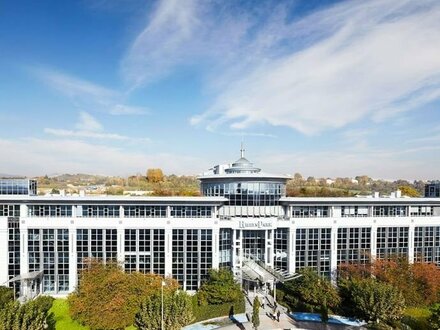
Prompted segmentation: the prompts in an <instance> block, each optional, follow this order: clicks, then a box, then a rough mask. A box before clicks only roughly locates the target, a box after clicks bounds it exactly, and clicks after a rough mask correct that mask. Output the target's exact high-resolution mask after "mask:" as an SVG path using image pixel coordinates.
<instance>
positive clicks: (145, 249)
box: [124, 229, 165, 276]
mask: <svg viewBox="0 0 440 330" xmlns="http://www.w3.org/2000/svg"><path fill="white" fill-rule="evenodd" d="M124 246H125V248H124V251H125V262H124V268H125V271H127V272H135V271H138V272H141V273H144V274H145V273H155V274H159V275H162V276H164V275H165V231H164V230H163V229H125V232H124Z"/></svg>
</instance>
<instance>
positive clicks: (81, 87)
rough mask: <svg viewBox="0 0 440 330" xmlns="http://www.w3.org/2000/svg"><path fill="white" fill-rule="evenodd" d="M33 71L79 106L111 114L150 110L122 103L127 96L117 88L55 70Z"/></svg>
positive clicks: (142, 112)
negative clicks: (103, 85)
mask: <svg viewBox="0 0 440 330" xmlns="http://www.w3.org/2000/svg"><path fill="white" fill-rule="evenodd" d="M31 72H33V73H34V74H35V75H36V76H37V77H38V78H40V79H41V80H43V81H44V82H45V83H46V84H47V85H48V86H49V87H51V88H53V89H54V90H56V91H58V92H60V93H61V94H63V95H65V96H67V97H68V98H69V99H70V100H71V101H72V102H73V104H74V105H75V106H76V107H78V108H81V109H84V108H85V109H88V110H91V111H100V112H105V113H108V114H111V115H143V114H146V113H147V112H148V111H147V109H146V108H144V107H139V106H131V105H127V104H123V103H121V102H122V101H123V99H124V97H125V96H124V94H123V93H121V92H119V91H117V90H114V89H110V88H106V87H102V86H100V85H98V84H95V83H92V82H89V81H87V80H84V79H80V78H77V77H74V76H71V75H68V74H65V73H61V72H58V71H54V70H49V69H41V68H39V69H36V68H33V69H31Z"/></svg>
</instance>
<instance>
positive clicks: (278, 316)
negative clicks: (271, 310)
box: [277, 310, 281, 322]
mask: <svg viewBox="0 0 440 330" xmlns="http://www.w3.org/2000/svg"><path fill="white" fill-rule="evenodd" d="M280 315H281V312H280V310H278V312H277V319H278V322H280Z"/></svg>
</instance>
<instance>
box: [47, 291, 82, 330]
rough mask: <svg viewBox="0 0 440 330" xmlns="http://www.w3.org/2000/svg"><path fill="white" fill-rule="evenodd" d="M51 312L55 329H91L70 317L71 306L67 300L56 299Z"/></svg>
mask: <svg viewBox="0 0 440 330" xmlns="http://www.w3.org/2000/svg"><path fill="white" fill-rule="evenodd" d="M49 312H52V313H53V316H54V317H53V318H54V321H55V329H57V330H58V329H59V330H86V329H89V327H85V326H82V325H81V324H79V323H78V322H76V321H74V320H72V318H71V317H70V315H69V305H68V303H67V300H66V299H55V300H54V302H53V305H52V308H51V309H50V311H49Z"/></svg>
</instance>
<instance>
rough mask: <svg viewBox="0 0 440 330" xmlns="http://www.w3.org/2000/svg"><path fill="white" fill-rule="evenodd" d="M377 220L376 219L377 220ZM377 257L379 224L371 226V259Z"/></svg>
mask: <svg viewBox="0 0 440 330" xmlns="http://www.w3.org/2000/svg"><path fill="white" fill-rule="evenodd" d="M375 221H376V220H374V222H375ZM376 257H377V225H376V224H373V226H371V260H372V261H373V260H376Z"/></svg>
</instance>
